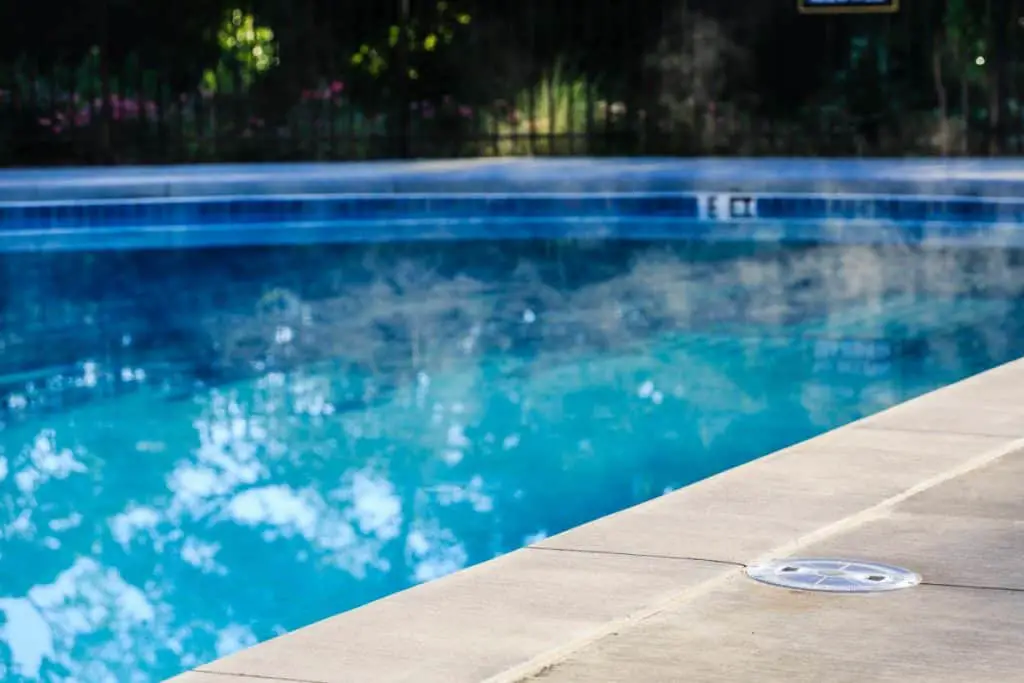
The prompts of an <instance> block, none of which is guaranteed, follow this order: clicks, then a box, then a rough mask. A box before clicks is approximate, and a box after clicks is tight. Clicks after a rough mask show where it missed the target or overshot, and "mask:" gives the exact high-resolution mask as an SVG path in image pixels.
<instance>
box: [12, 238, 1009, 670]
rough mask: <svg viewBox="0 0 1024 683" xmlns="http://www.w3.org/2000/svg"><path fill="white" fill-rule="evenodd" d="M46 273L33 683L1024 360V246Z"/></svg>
mask: <svg viewBox="0 0 1024 683" xmlns="http://www.w3.org/2000/svg"><path fill="white" fill-rule="evenodd" d="M389 249H390V251H389ZM18 258H19V259H21V258H22V257H18ZM24 258H25V259H28V260H21V261H19V260H16V259H14V258H13V257H8V258H7V260H5V261H3V263H2V266H3V272H4V273H6V278H7V279H6V283H5V286H6V287H8V288H11V287H13V286H14V285H13V283H15V282H17V283H19V286H20V287H21V289H20V291H22V292H24V295H23V296H20V297H10V296H8V297H7V303H6V305H5V308H4V318H3V321H4V326H3V328H2V333H0V335H2V338H3V341H2V342H0V343H2V344H3V345H4V346H3V348H4V353H3V355H2V360H0V363H2V364H4V366H5V368H4V371H5V372H7V373H8V375H7V377H6V379H5V380H4V384H3V387H2V391H3V400H4V406H5V412H4V413H3V418H2V420H3V426H2V428H0V504H2V507H0V528H2V539H0V561H2V566H3V569H4V571H3V572H2V574H0V613H2V615H3V623H2V626H0V629H2V630H0V673H2V674H3V677H4V680H13V681H17V680H46V681H58V680H81V681H106V680H112V681H114V680H116V681H151V680H158V679H160V678H161V677H164V676H168V675H171V674H173V673H175V672H177V671H179V670H182V669H184V668H187V667H191V666H194V665H197V664H199V663H201V662H204V661H206V660H209V659H212V658H214V657H217V656H220V655H223V654H226V653H228V652H231V651H234V650H236V649H238V648H240V647H244V646H246V645H249V644H252V643H254V642H257V641H259V640H262V639H266V638H269V637H271V636H273V635H275V634H278V633H282V632H284V631H288V630H291V629H294V628H297V627H300V626H302V625H304V624H308V623H310V622H312V621H314V620H316V619H319V618H322V617H326V616H328V615H331V614H334V613H337V612H339V611H342V610H345V609H349V608H352V607H355V606H357V605H360V604H363V603H366V602H367V601H370V600H373V599H375V598H378V597H381V596H384V595H387V594H389V593H392V592H394V591H396V590H400V589H402V588H405V587H407V586H410V585H413V584H415V583H417V582H421V581H427V580H430V579H433V578H436V577H439V576H442V575H444V574H447V573H449V572H452V571H454V570H457V569H459V568H462V567H465V566H467V565H469V564H472V563H475V562H480V561H482V560H486V559H488V558H491V557H494V556H495V555H498V554H501V553H504V552H507V551H509V550H512V549H515V548H517V547H520V546H522V545H523V544H526V543H530V542H533V541H536V540H537V539H540V538H543V537H544V536H545V535H548V534H553V533H557V532H559V531H561V530H564V529H566V528H569V527H571V526H574V525H577V524H580V523H582V522H585V521H587V520H590V519H593V518H595V517H597V516H599V515H602V514H606V513H609V512H612V511H615V510H618V509H621V508H623V507H625V506H628V505H630V504H633V503H637V502H640V501H642V500H645V499H647V498H650V497H652V496H656V495H660V494H661V493H663V492H665V491H666V490H670V489H673V488H678V487H680V486H683V485H686V484H687V483H690V482H692V481H695V480H697V479H700V478H702V477H705V476H708V475H711V474H714V473H715V472H718V471H721V470H722V469H725V468H728V467H731V466H734V465H737V464H739V463H742V462H745V461H747V460H749V459H751V458H754V457H757V456H759V455H762V454H765V453H768V452H770V451H772V450H775V449H777V448H780V447H782V446H784V445H787V444H789V443H792V442H794V441H796V440H799V439H802V438H806V437H809V436H811V435H813V434H815V433H817V432H820V431H822V430H825V429H828V428H830V427H833V426H836V425H838V424H842V423H844V422H846V421H849V420H851V419H855V418H857V417H859V416H861V415H864V414H866V413H869V412H872V411H875V410H878V409H880V408H883V407H885V406H888V405H891V404H892V403H894V402H896V401H899V400H903V399H905V398H907V397H909V396H912V395H915V394H917V393H920V392H923V391H926V390H929V389H931V388H934V387H936V386H939V385H941V384H943V383H946V382H949V381H952V380H955V379H957V378H959V377H962V376H964V375H967V374H970V373H973V372H976V371H979V370H981V369H984V368H985V367H989V366H991V365H994V364H996V363H998V362H1001V361H1003V360H1008V359H1010V358H1012V357H1015V356H1016V355H1019V354H1020V353H1021V349H1020V346H1021V345H1022V343H1024V335H1021V334H1020V330H1019V327H1020V323H1019V321H1020V320H1021V316H1020V305H1019V296H1018V295H1019V292H1017V290H1016V289H1015V287H1016V284H1015V283H1019V282H1021V278H1019V277H1018V275H1019V270H1018V267H1017V265H1016V260H1017V258H1018V257H1017V255H1016V254H1013V253H1011V252H999V253H994V252H992V253H982V252H956V253H949V252H938V251H923V250H913V251H911V250H904V249H895V248H890V249H885V250H878V249H857V248H850V247H845V248H839V247H814V248H811V247H803V248H791V249H785V250H783V249H780V248H777V247H756V246H750V245H747V246H740V245H735V246H729V247H708V246H704V247H697V246H695V245H673V246H664V245H662V246H652V245H634V246H631V247H629V248H627V247H625V246H623V245H603V246H589V247H588V246H587V245H550V244H540V245H503V246H502V248H501V250H498V249H497V248H496V247H493V246H491V247H489V246H485V245H460V246H457V247H456V246H451V245H448V246H421V247H405V248H399V247H393V248H378V249H371V248H358V249H356V248H333V249H323V248H321V249H317V250H303V249H291V250H276V251H273V252H271V251H259V250H239V251H237V252H190V253H184V254H171V253H168V254H134V255H132V254H110V255H75V256H70V255H69V256H60V257H38V259H36V260H32V259H30V258H29V257H24ZM30 261H31V263H30ZM30 265H31V267H29V266H30ZM115 272H116V273H118V274H119V279H118V283H119V284H118V285H117V287H113V286H112V285H110V277H109V275H110V273H115ZM72 276H73V277H72ZM72 283H74V284H72Z"/></svg>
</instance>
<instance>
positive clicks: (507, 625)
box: [188, 551, 727, 683]
mask: <svg viewBox="0 0 1024 683" xmlns="http://www.w3.org/2000/svg"><path fill="white" fill-rule="evenodd" d="M724 571H727V568H723V567H722V566H721V565H716V564H713V563H708V562H684V561H680V560H667V559H654V558H645V557H629V556H621V555H602V556H593V555H584V554H580V553H567V552H556V551H525V552H518V553H512V554H510V555H506V556H504V557H502V558H499V559H498V560H496V561H493V562H490V563H487V564H483V565H480V566H478V567H475V568H473V569H471V570H468V571H466V572H464V573H460V574H458V575H456V576H459V577H460V578H458V579H456V580H454V581H453V580H449V579H441V580H439V581H436V582H433V583H429V584H425V585H423V586H419V587H417V588H414V589H411V590H408V591H405V592H403V593H399V594H398V595H395V596H392V597H390V598H386V599H384V600H381V601H378V602H376V603H372V604H370V605H368V606H366V607H364V608H361V609H357V610H354V611H352V612H349V613H347V614H345V615H344V617H343V618H341V619H337V618H335V619H328V620H326V621H322V622H320V623H318V624H314V625H312V626H310V627H307V628H305V629H302V630H300V631H297V632H295V633H292V634H288V635H285V636H282V637H280V638H277V639H274V640H271V641H269V642H266V643H263V644H262V645H259V646H257V647H255V648H250V649H248V650H244V651H242V652H239V653H237V654H235V655H232V656H230V657H227V658H225V659H221V660H218V661H216V662H214V663H212V664H208V665H206V666H203V667H200V668H201V670H203V671H207V672H213V673H222V674H227V673H236V674H248V675H252V676H269V677H277V678H288V679H295V680H300V681H317V682H318V683H343V682H344V683H350V682H352V681H367V682H370V681H372V682H373V683H390V682H392V681H407V682H409V683H432V682H434V681H436V682H437V683H460V682H462V681H466V682H471V681H481V680H484V679H486V678H488V677H490V676H494V675H497V674H500V673H501V672H502V671H505V670H507V669H509V668H512V667H515V666H517V665H520V664H522V663H524V662H527V661H529V660H531V659H532V658H534V657H536V656H539V655H541V654H543V653H544V652H546V651H548V650H550V649H552V648H557V647H559V646H560V645H562V644H563V643H564V642H566V641H572V640H574V639H580V638H586V637H587V636H588V634H591V633H593V632H595V630H600V629H601V628H602V627H603V625H604V624H607V623H608V622H610V621H613V620H616V619H619V618H622V617H624V616H626V615H629V614H631V613H633V612H635V611H636V610H639V609H642V608H643V607H644V606H645V605H647V604H651V603H657V602H660V601H663V600H665V599H666V597H667V596H670V595H672V594H674V593H675V592H676V591H678V590H681V589H682V588H684V587H686V586H687V585H690V584H698V583H700V582H702V581H706V580H707V579H709V578H712V577H715V576H718V575H720V574H722V573H723V572H724ZM449 578H452V577H449ZM188 683H191V682H188ZM196 683H203V682H199V681H197V682H196ZM217 683H219V682H217Z"/></svg>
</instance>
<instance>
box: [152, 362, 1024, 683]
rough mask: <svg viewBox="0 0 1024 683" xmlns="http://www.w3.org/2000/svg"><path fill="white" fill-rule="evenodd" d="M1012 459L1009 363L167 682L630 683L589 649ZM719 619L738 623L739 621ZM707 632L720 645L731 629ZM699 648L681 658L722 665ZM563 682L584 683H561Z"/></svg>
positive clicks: (1020, 388) (636, 655)
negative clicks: (763, 564) (533, 682)
mask: <svg viewBox="0 0 1024 683" xmlns="http://www.w3.org/2000/svg"><path fill="white" fill-rule="evenodd" d="M1022 449H1024V359H1022V360H1018V361H1014V362H1011V363H1008V364H1006V365H1003V366H1000V367H998V368H995V369H993V370H990V371H987V372H984V373H981V374H979V375H975V376H974V377H971V378H968V379H965V380H963V381H961V382H958V383H956V384H953V385H950V386H947V387H945V388H942V389H939V390H936V391H934V392H931V393H929V394H926V395H924V396H921V397H918V398H916V399H913V400H911V401H908V402H906V403H902V404H900V405H897V406H894V407H892V408H890V409H888V410H885V411H883V412H881V413H878V414H875V415H872V416H870V417H867V418H864V419H861V420H859V421H857V422H854V423H852V424H849V425H846V426H843V427H840V428H838V429H835V430H833V431H831V432H828V433H826V434H824V435H821V436H819V437H816V438H813V439H811V440H809V441H806V442H803V443H800V444H796V445H794V446H791V447H789V448H785V449H783V450H781V451H778V452H776V453H774V454H772V455H769V456H766V457H764V458H761V459H758V460H755V461H753V462H751V463H748V464H746V465H743V466H740V467H738V468H735V469H732V470H728V471H726V472H723V473H721V474H719V475H716V476H714V477H711V478H709V479H706V480H704V481H702V482H699V483H696V484H693V485H691V486H689V487H686V488H684V489H682V490H679V491H676V492H673V493H670V494H668V495H665V496H662V497H660V498H657V499H655V500H652V501H649V502H647V503H644V504H641V505H638V506H636V507H633V508H629V509H627V510H624V511H622V512H619V513H616V514H613V515H610V516H608V517H604V518H602V519H599V520H596V521H594V522H591V523H589V524H585V525H583V526H581V527H577V528H575V529H571V530H569V531H567V532H565V533H562V534H559V535H557V536H554V537H551V538H549V539H546V540H544V541H542V542H540V543H538V544H536V545H533V546H530V547H528V548H524V549H522V550H519V551H516V552H513V553H510V554H508V555H505V556H503V557H500V558H497V559H495V560H492V561H490V562H486V563H484V564H481V565H477V566H475V567H472V568H469V569H466V570H463V571H460V572H457V573H455V574H452V575H450V576H448V577H445V578H442V579H439V580H437V581H433V582H430V583H427V584H424V585H421V586H417V587H415V588H412V589H409V590H407V591H404V592H401V593H398V594H395V595H392V596H390V597H387V598H384V599H382V600H379V601H377V602H374V603H371V604H369V605H366V606H364V607H361V608H359V609H356V610H353V611H351V612H347V613H344V614H341V615H339V616H336V617H333V618H330V619H327V620H325V621H322V622H319V623H317V624H314V625H312V626H309V627H306V628H304V629H300V630H298V631H296V632H294V633H290V634H287V635H284V636H281V637H279V638H276V639H274V640H271V641H268V642H265V643H262V644H259V645H257V646H255V647H253V648H250V649H247V650H243V651H241V652H239V653H236V654H234V655H231V656H228V657H226V658H224V659H221V660H218V661H215V662H212V663H209V664H206V665H203V666H200V667H198V668H197V669H196V670H194V671H192V672H188V673H186V674H183V675H181V676H179V677H177V678H174V679H172V680H173V681H174V683H242V682H244V681H252V682H253V683H256V682H257V681H290V682H293V683H334V682H336V681H337V682H339V683H340V682H341V681H352V680H360V681H362V680H366V681H370V680H372V681H375V682H380V683H386V682H391V681H394V682H398V681H409V682H411V681H417V682H423V683H432V682H434V681H437V682H438V683H442V682H444V683H457V682H461V681H466V682H467V683H469V682H478V681H486V682H487V683H514V682H517V681H522V680H527V679H531V678H533V677H544V678H545V680H546V679H547V677H548V676H551V677H552V678H554V679H555V680H558V679H564V680H596V679H595V678H594V676H595V674H594V673H593V672H594V670H598V671H601V672H602V673H601V674H600V675H602V676H607V680H613V679H615V680H627V679H628V680H633V678H632V677H631V676H628V675H627V673H628V672H626V671H624V670H622V669H621V667H623V666H624V664H623V663H622V661H621V656H620V661H619V663H618V664H616V665H615V666H618V667H620V668H619V669H608V668H605V669H601V668H600V666H606V667H607V666H609V665H608V664H607V662H604V664H601V662H602V661H603V660H601V652H602V650H601V647H602V646H605V645H607V644H608V643H609V642H611V641H613V640H614V639H616V638H621V639H622V640H626V641H628V639H629V636H630V634H631V633H633V632H638V629H641V628H645V629H647V631H648V633H647V634H646V635H645V636H644V637H645V638H647V637H648V636H649V632H650V630H651V629H655V631H657V629H659V628H661V627H659V626H658V624H659V622H658V619H660V618H662V617H665V615H671V614H672V613H673V611H674V610H679V609H682V608H683V607H686V606H692V605H694V604H703V603H706V602H707V601H709V600H712V604H713V599H714V598H716V597H718V596H720V595H722V594H725V593H727V592H728V591H729V590H735V589H736V585H737V582H738V581H741V579H740V578H739V577H740V575H741V572H742V569H743V567H745V566H747V565H749V564H752V563H755V562H758V561H761V560H764V559H770V558H784V557H792V556H794V555H800V554H802V553H804V552H807V551H808V550H809V549H814V548H816V547H819V546H820V545H821V544H823V543H824V544H825V545H827V544H828V542H830V541H831V540H834V539H836V538H842V537H843V536H844V535H845V534H849V533H851V532H853V531H856V530H859V529H861V528H863V527H865V525H869V524H870V523H872V522H876V521H878V520H879V519H882V518H885V517H886V516H887V515H889V514H890V513H891V512H892V511H893V510H894V509H896V508H897V507H898V506H899V505H901V504H903V503H905V502H906V501H908V500H911V499H913V498H914V497H915V496H920V495H921V494H924V493H927V492H930V491H933V490H937V489H941V488H942V487H943V486H944V485H947V484H949V483H950V482H956V481H958V480H960V479H961V478H964V477H967V476H969V475H971V474H972V473H976V472H978V471H980V470H983V469H984V468H986V467H988V466H990V465H992V464H993V463H995V462H998V461H1000V460H1001V459H1005V458H1007V457H1012V456H1014V454H1017V453H1020V452H1021V451H1022ZM979 500H980V498H979ZM968 504H970V500H969V501H968ZM978 504H980V503H978ZM960 523H961V526H963V527H964V529H966V530H967V531H970V527H971V525H972V524H978V523H979V522H978V521H977V520H973V518H972V517H971V516H970V515H966V516H964V517H963V518H962V519H960ZM1011 550H1012V549H1006V548H1003V549H1002V551H1001V552H1004V553H1009V552H1011ZM918 551H920V555H921V557H923V556H924V555H925V554H926V553H925V550H924V549H923V548H914V547H910V548H904V549H903V550H902V551H901V552H903V554H904V559H905V560H910V561H914V558H915V557H917V556H918V554H917V553H918ZM995 551H997V552H998V551H999V549H998V548H997V549H995ZM862 559H872V560H877V561H883V562H884V561H886V559H887V558H886V557H877V556H876V557H870V558H862ZM997 559H998V558H997ZM922 561H923V560H922ZM911 569H913V567H911ZM925 578H926V580H927V579H928V578H930V577H929V576H927V575H926V576H925ZM1000 580H1002V579H1000ZM973 588H974V589H979V588H993V589H998V590H1022V591H1024V584H1022V585H1020V586H1016V585H1014V586H987V587H986V586H975V587H973ZM767 590H778V589H767ZM912 590H917V589H912ZM790 593H791V592H788V591H787V592H785V593H783V595H789V594H790ZM780 599H781V600H783V601H785V600H788V599H789V598H785V597H783V598H780ZM840 599H842V598H840ZM847 599H848V598H847ZM872 604H876V603H872ZM732 609H734V610H738V614H739V615H740V616H741V617H742V616H744V614H745V613H747V612H750V610H754V609H755V607H753V606H751V605H748V604H747V603H741V604H740V605H739V607H736V605H733V607H732ZM856 611H857V610H856V609H854V610H853V612H851V614H853V613H855V612H856ZM702 614H705V616H706V617H707V620H708V622H709V623H711V622H712V620H713V619H712V618H713V616H714V615H709V614H707V613H702ZM747 616H750V615H749V614H747ZM936 619H937V620H938V619H939V617H938V615H936ZM666 628H667V627H666ZM719 628H720V629H721V630H720V632H716V633H718V635H719V636H721V639H722V642H723V643H725V642H727V641H728V639H729V638H730V637H732V636H734V635H737V634H736V633H735V631H736V629H740V628H743V627H742V626H741V625H739V623H733V622H728V621H727V622H726V624H725V625H721V626H719ZM926 630H927V629H926ZM744 635H745V634H744ZM888 635H892V634H888ZM639 642H640V644H639V645H634V646H633V647H632V649H630V650H629V654H628V655H626V657H627V659H629V666H633V665H634V664H636V665H639V664H643V663H644V662H642V661H640V662H639V663H638V661H634V660H644V658H647V659H648V660H650V659H654V660H657V659H659V658H661V659H664V658H665V657H667V656H668V655H667V654H666V653H665V651H664V649H661V650H657V651H651V648H650V647H648V648H646V649H645V646H644V645H643V643H646V642H647V640H642V641H639ZM716 642H717V641H716ZM664 645H665V643H662V648H664ZM934 645H935V647H936V648H939V647H940V644H939V643H938V642H936V643H934ZM652 647H653V646H652ZM715 647H716V645H715V644H714V643H712V644H710V645H709V646H708V647H707V648H705V650H706V651H703V652H701V653H700V655H699V656H700V657H704V658H705V659H707V658H709V657H710V658H712V659H714V658H715V657H716V656H717V657H719V658H720V659H722V660H725V659H728V658H729V657H731V656H733V657H734V656H735V655H734V654H733V655H730V653H729V652H728V651H726V650H725V649H723V650H722V651H721V652H720V653H718V654H717V655H716V654H715V652H714V651H713V650H714V649H715ZM722 647H723V648H725V645H723V646H722ZM605 649H606V650H607V649H608V647H605ZM620 654H621V653H620ZM675 656H676V657H677V658H680V657H681V658H682V660H681V661H684V662H685V660H686V658H687V657H689V658H691V659H693V658H695V657H697V656H698V655H697V654H694V653H690V654H686V653H683V654H676V655H675ZM630 658H631V659H630ZM647 663H648V664H649V662H647ZM563 665H566V666H564V667H563ZM573 666H576V667H577V668H581V670H584V671H589V673H588V674H587V675H586V676H583V675H581V676H578V677H575V676H574V674H573V673H572V671H573ZM588 666H589V667H590V669H587V667H588ZM594 667H597V669H594ZM728 669H729V666H728V665H727V663H725V662H723V663H722V664H721V671H723V672H726V674H727V675H723V676H722V677H721V678H718V677H714V676H710V675H709V677H708V678H707V679H706V680H740V679H736V678H729V676H731V675H733V674H729V673H728V671H727V670H728ZM613 674H615V675H613ZM947 675H948V674H947ZM602 680H605V679H603V678H602ZM644 680H647V679H644ZM651 680H653V679H651ZM701 680H705V679H704V678H702V679H701ZM746 680H750V679H746ZM758 680H765V681H770V680H789V679H788V678H783V677H782V676H781V675H780V677H779V678H773V677H772V676H771V675H767V674H766V675H764V676H762V677H760V678H758ZM806 680H812V679H810V678H808V679H806ZM936 680H938V679H936ZM943 680H957V679H955V678H952V679H948V678H947V679H943ZM979 680H980V679H979Z"/></svg>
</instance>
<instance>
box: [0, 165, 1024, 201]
mask: <svg viewBox="0 0 1024 683" xmlns="http://www.w3.org/2000/svg"><path fill="white" fill-rule="evenodd" d="M1022 189H1024V163H1022V162H1020V161H1018V160H1015V159H987V158H944V159H943V158H938V159H921V158H889V159H843V158H836V159H829V158H709V157H698V158H658V157H648V158H633V159H630V158H600V159H599V158H589V157H575V158H497V159H463V160H445V161H401V162H349V163H292V164H196V165H190V166H138V167H132V166H123V167H110V168H96V169H93V168H69V169H17V170H10V169H0V202H11V201H15V202H24V201H60V200H75V201H86V200H102V199H146V198H149V199H159V198H175V197H178V198H180V197H217V196H266V195H303V194H305V195H310V194H339V193H343V194H353V193H368V194H416V193H437V192H448V193H481V192H496V191H500V192H511V193H530V192H577V193H607V192H738V191H742V192H747V193H749V192H783V193H785V192H827V193H844V192H850V193H892V194H909V195H935V194H943V193H945V194H952V195H957V196H966V197H1020V196H1021V190H1022Z"/></svg>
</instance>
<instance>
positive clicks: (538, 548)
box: [523, 545, 747, 569]
mask: <svg viewBox="0 0 1024 683" xmlns="http://www.w3.org/2000/svg"><path fill="white" fill-rule="evenodd" d="M523 550H534V551H540V552H555V553H576V554H578V555H612V556H615V557H643V558H646V559H649V560H676V561H678V562H705V563H707V564H715V565H722V566H726V567H739V568H740V569H744V568H746V566H747V565H745V564H743V563H742V562H733V561H732V560H716V559H712V558H710V557H687V556H684V555H661V554H658V553H630V552H625V551H619V550H591V549H589V548H559V547H557V546H550V545H542V546H527V547H526V548H523Z"/></svg>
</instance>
